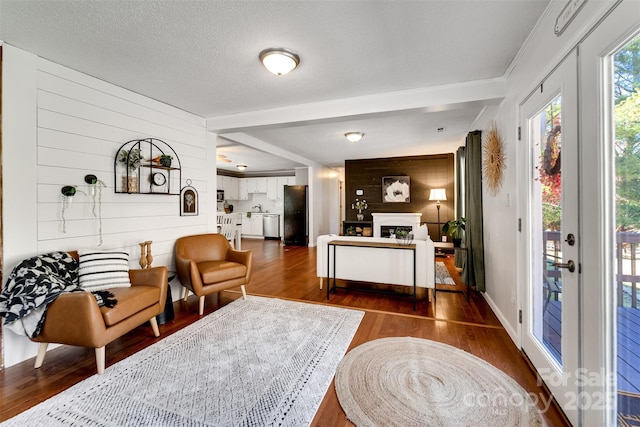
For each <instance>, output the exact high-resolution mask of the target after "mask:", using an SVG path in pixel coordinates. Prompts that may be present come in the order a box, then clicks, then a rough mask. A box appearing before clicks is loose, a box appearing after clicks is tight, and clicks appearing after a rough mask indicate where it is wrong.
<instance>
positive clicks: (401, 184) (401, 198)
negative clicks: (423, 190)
mask: <svg viewBox="0 0 640 427" xmlns="http://www.w3.org/2000/svg"><path fill="white" fill-rule="evenodd" d="M410 182H411V181H410V178H409V177H408V176H406V175H401V176H384V177H382V201H383V202H384V203H409V202H410V201H411V191H410Z"/></svg>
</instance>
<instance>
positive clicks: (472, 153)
mask: <svg viewBox="0 0 640 427" xmlns="http://www.w3.org/2000/svg"><path fill="white" fill-rule="evenodd" d="M465 164H466V167H465V175H466V176H465V195H464V204H465V211H466V218H467V225H466V230H465V240H466V245H467V263H466V265H465V268H464V269H463V270H462V281H463V282H464V283H468V284H469V285H470V286H473V287H475V288H476V290H477V291H480V292H484V291H485V289H486V287H485V281H484V239H483V237H482V132H481V131H479V130H475V131H473V132H469V135H467V142H466V156H465Z"/></svg>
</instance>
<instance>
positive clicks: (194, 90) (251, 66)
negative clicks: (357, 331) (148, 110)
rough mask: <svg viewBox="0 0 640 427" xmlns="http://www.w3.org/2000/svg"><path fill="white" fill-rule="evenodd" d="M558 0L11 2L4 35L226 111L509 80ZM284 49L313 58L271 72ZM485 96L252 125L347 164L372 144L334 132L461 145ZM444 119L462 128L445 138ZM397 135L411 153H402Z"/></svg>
mask: <svg viewBox="0 0 640 427" xmlns="http://www.w3.org/2000/svg"><path fill="white" fill-rule="evenodd" d="M547 4H548V1H544V0H490V1H485V0H471V1H462V0H451V1H442V0H431V1H426V0H425V1H206V0H204V1H191V0H184V1H149V0H136V1H123V0H112V1H87V0H75V1H65V0H57V1H33V0H32V1H24V0H19V1H14V0H0V40H3V41H4V42H6V43H10V44H12V45H14V46H17V47H19V48H22V49H24V50H27V51H30V52H33V53H36V54H38V55H40V56H42V57H44V58H47V59H50V60H52V61H55V62H58V63H60V64H62V65H65V66H68V67H70V68H73V69H76V70H79V71H82V72H84V73H87V74H89V75H92V76H95V77H97V78H100V79H103V80H106V81H108V82H111V83H114V84H116V85H118V86H121V87H124V88H127V89H130V90H132V91H134V92H137V93H140V94H143V95H145V96H148V97H150V98H154V99H157V100H159V101H162V102H165V103H167V104H170V105H174V106H176V107H178V108H181V109H183V110H186V111H189V112H191V113H194V114H197V115H199V116H202V117H205V118H212V117H216V116H229V115H233V114H237V113H251V112H259V111H263V110H266V111H268V110H272V109H277V108H284V109H286V108H291V109H292V110H295V109H296V106H298V105H303V104H310V103H320V102H331V101H332V100H339V99H343V98H353V97H363V96H367V95H373V94H386V93H394V92H398V91H412V90H420V89H422V88H429V87H434V86H439V85H454V84H458V83H461V82H471V81H478V80H483V79H492V78H499V77H502V76H503V75H504V73H505V71H506V70H507V69H508V66H509V64H510V63H511V61H512V60H513V59H514V57H515V55H516V54H517V53H518V50H519V49H520V47H521V46H522V44H523V43H524V41H525V40H526V37H527V36H528V34H529V33H530V31H531V30H532V28H533V26H534V25H535V23H536V21H537V20H538V18H539V17H540V16H541V14H542V13H543V11H544V10H545V8H546V6H547ZM274 46H283V47H287V48H290V49H293V50H294V51H296V52H298V53H299V54H300V56H301V58H302V61H301V64H300V67H299V68H298V69H297V70H295V71H294V72H292V73H291V74H289V75H287V76H284V77H275V76H273V75H271V74H269V73H268V72H266V71H265V69H264V68H263V67H262V66H261V65H260V63H259V61H258V54H259V52H260V51H261V50H263V49H265V48H267V47H274ZM487 102H488V105H489V104H495V99H491V100H488V101H487ZM482 107H483V105H480V104H477V103H475V104H474V103H471V104H469V105H468V106H467V107H465V108H457V109H452V110H450V111H448V112H447V113H434V112H432V111H418V110H416V109H415V108H411V109H407V111H406V114H402V113H399V111H393V112H389V115H388V116H385V115H383V114H377V115H375V116H372V117H373V119H369V118H367V117H365V116H366V112H365V111H364V110H363V112H362V113H358V112H354V114H353V117H352V118H350V117H341V118H340V119H335V120H330V119H331V117H330V114H328V115H327V116H326V117H323V118H322V119H323V120H322V121H321V122H319V123H309V122H308V121H307V122H306V123H304V124H302V123H293V124H291V123H289V124H283V123H280V125H279V126H269V127H268V128H264V129H263V128H261V127H259V126H251V125H250V124H249V125H248V126H247V128H248V130H247V134H249V135H251V136H253V137H254V138H258V139H261V140H263V141H265V142H267V143H272V144H275V145H278V146H280V147H283V148H284V149H286V150H290V151H292V152H293V153H296V154H298V155H300V156H304V157H305V158H307V159H310V160H313V161H315V162H318V163H322V164H328V165H333V166H337V165H339V163H340V161H341V159H342V160H343V159H345V158H351V156H352V155H356V154H357V155H358V157H359V158H361V157H363V149H362V148H360V149H359V150H357V151H352V150H350V149H347V148H344V147H338V146H337V141H328V139H329V136H331V137H332V138H334V137H335V136H336V135H340V133H339V132H342V130H341V129H343V128H346V126H347V125H348V126H350V127H351V128H353V127H357V129H358V130H362V131H364V132H365V133H367V137H365V138H367V139H368V140H369V141H373V140H378V138H374V136H375V135H378V136H379V138H380V141H382V140H386V143H385V144H384V149H382V151H372V150H370V149H369V148H367V152H366V153H364V157H380V156H383V157H384V156H387V155H403V154H424V151H425V150H427V151H430V150H431V149H428V148H425V147H440V146H443V145H442V143H443V142H446V141H455V142H453V144H460V143H461V137H463V136H464V134H465V133H466V131H468V130H469V129H468V126H470V125H471V124H472V123H473V119H474V118H475V117H476V116H477V114H478V112H479V111H480V109H481V108H482ZM396 110H401V109H396ZM456 115H458V116H457V117H456ZM429 116H433V117H429ZM438 121H441V123H443V124H441V125H439V126H445V127H446V128H448V129H450V130H453V129H455V130H456V132H455V133H452V132H451V133H448V134H446V135H432V133H433V132H432V130H433V129H432V128H433V127H434V126H436V125H438ZM400 129H402V131H400ZM235 131H236V132H237V131H238V129H235ZM391 131H393V132H392V133H389V132H391ZM342 133H344V132H342ZM383 133H384V135H383ZM318 138H322V139H318ZM364 141H365V140H363V142H364ZM390 141H393V142H392V144H394V145H395V146H397V150H395V151H394V150H390V147H391V146H390V145H389V144H390V143H391V142H390ZM321 142H324V143H325V144H324V145H323V144H320V143H321ZM342 142H343V141H342ZM327 144H328V147H327ZM445 145H446V144H445ZM449 145H451V144H449ZM327 148H329V149H330V150H332V155H328V153H327V152H326V151H327ZM343 150H344V152H345V153H344V155H342V154H341V151H343ZM447 151H451V148H449V149H448V150H447ZM382 153H386V154H384V155H382ZM239 162H241V159H237V161H236V159H234V164H235V163H239ZM265 163H266V160H265ZM303 163H304V162H303ZM299 164H301V163H300V162H294V163H291V165H293V166H295V165H299ZM260 167H262V166H258V165H256V166H255V168H254V170H259V168H260ZM263 168H265V167H263ZM266 168H267V169H268V168H269V167H268V166H267V167H266Z"/></svg>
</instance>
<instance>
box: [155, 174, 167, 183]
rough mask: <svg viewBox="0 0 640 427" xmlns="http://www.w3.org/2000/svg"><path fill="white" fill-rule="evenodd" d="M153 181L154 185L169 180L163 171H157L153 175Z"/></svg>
mask: <svg viewBox="0 0 640 427" xmlns="http://www.w3.org/2000/svg"><path fill="white" fill-rule="evenodd" d="M151 182H152V183H153V185H164V184H165V183H166V182H167V177H166V176H164V174H163V173H160V172H156V173H154V174H153V175H151Z"/></svg>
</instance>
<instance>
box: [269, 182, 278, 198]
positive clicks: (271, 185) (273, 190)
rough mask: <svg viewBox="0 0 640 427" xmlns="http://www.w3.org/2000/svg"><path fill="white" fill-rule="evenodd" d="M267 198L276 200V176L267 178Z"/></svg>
mask: <svg viewBox="0 0 640 427" xmlns="http://www.w3.org/2000/svg"><path fill="white" fill-rule="evenodd" d="M267 200H278V178H276V177H273V178H267Z"/></svg>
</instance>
